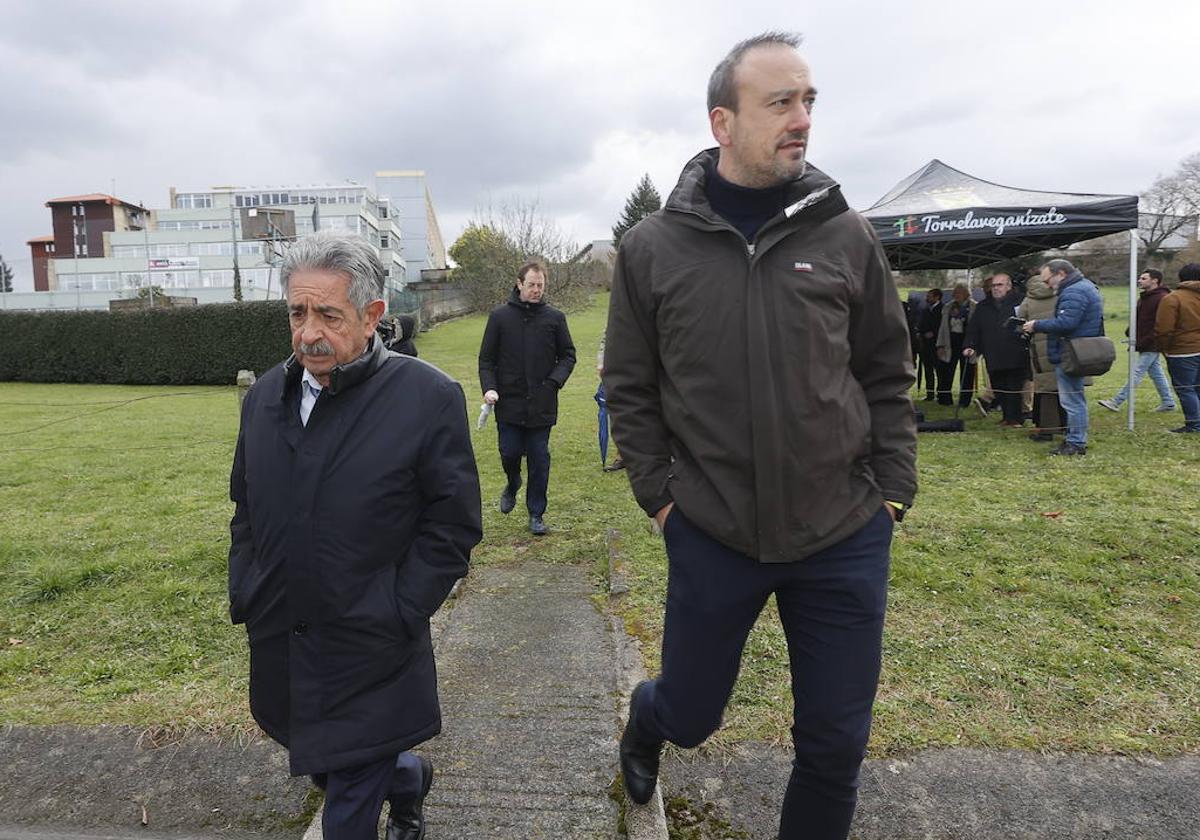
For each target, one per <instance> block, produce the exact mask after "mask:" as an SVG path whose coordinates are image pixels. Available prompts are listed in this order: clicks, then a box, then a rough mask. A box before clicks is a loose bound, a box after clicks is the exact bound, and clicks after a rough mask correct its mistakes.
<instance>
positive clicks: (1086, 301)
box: [1022, 260, 1104, 455]
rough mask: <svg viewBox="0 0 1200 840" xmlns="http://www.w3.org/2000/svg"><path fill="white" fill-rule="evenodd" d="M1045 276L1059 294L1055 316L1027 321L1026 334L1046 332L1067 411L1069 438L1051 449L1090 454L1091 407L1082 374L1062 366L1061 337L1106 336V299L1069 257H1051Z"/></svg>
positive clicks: (1049, 354) (1048, 354)
mask: <svg viewBox="0 0 1200 840" xmlns="http://www.w3.org/2000/svg"><path fill="white" fill-rule="evenodd" d="M1042 279H1043V280H1044V281H1046V285H1048V286H1049V287H1050V288H1052V289H1054V290H1055V291H1056V292H1057V294H1058V302H1057V306H1056V307H1055V313H1054V317H1053V318H1048V319H1043V320H1041V321H1026V322H1025V324H1024V326H1023V327H1022V328H1023V329H1024V330H1025V332H1027V333H1035V332H1041V333H1046V334H1047V336H1048V338H1047V341H1046V355H1047V356H1048V357H1049V359H1050V362H1051V363H1052V364H1053V365H1054V373H1055V375H1056V376H1057V377H1058V400H1059V402H1060V403H1061V404H1062V407H1063V411H1065V412H1066V413H1067V437H1066V440H1064V441H1063V442H1062V444H1061V445H1059V446H1057V447H1055V448H1054V449H1051V450H1050V454H1051V455H1083V454H1086V453H1087V433H1088V407H1087V400H1086V399H1085V398H1084V396H1083V377H1082V376H1069V375H1068V374H1066V373H1064V372H1063V369H1062V339H1064V338H1084V337H1087V336H1095V335H1104V299H1103V298H1102V297H1100V290H1099V289H1097V288H1096V284H1094V283H1093V282H1092V281H1091V280H1089V279H1087V278H1086V277H1084V276H1083V274H1081V273H1080V272H1079V269H1077V268H1076V267H1075V266H1074V265H1072V264H1071V263H1069V262H1067V261H1066V260H1050V262H1048V263H1046V264H1045V265H1044V266H1042Z"/></svg>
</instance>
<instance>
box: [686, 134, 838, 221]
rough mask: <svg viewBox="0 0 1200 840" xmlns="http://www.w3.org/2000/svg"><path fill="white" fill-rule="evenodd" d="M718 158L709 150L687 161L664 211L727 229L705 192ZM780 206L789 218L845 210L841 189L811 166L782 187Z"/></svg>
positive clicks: (718, 152) (829, 213) (715, 152)
mask: <svg viewBox="0 0 1200 840" xmlns="http://www.w3.org/2000/svg"><path fill="white" fill-rule="evenodd" d="M719 158H720V150H719V149H717V148H712V149H705V150H704V151H702V152H700V153H699V154H698V155H696V156H695V157H694V158H692V159H691V160H690V161H688V162H687V164H685V165H684V167H683V171H682V172H681V173H680V174H679V181H678V183H676V184H675V189H673V190H672V191H671V195H670V196H669V197H668V198H667V204H666V209H667V210H674V211H676V212H679V213H688V214H691V215H693V216H699V217H701V218H702V219H704V220H705V221H706V222H708V223H709V224H711V225H718V226H720V227H729V224H728V223H727V222H726V221H725V220H724V219H722V218H721V217H720V216H719V215H717V213H716V211H714V210H713V209H712V205H711V204H710V203H709V200H708V194H707V192H706V191H705V183H706V181H707V178H708V170H709V167H712V168H713V169H714V170H715V168H716V166H717V162H718V160H719ZM782 203H783V215H784V216H785V217H787V218H789V219H790V218H793V217H794V216H796V215H797V214H798V213H801V212H804V211H807V210H809V209H811V208H814V207H817V206H820V208H821V211H822V215H828V217H832V216H835V215H837V214H838V213H841V212H843V211H845V210H847V209H849V205H848V204H846V199H845V198H843V197H842V188H841V186H840V185H839V184H838V183H837V182H836V181H834V180H833V179H832V178H830V177H829V176H828V175H826V174H825V173H824V172H822V171H821V170H819V169H817V168H816V167H815V166H813V165H812V164H811V163H810V164H808V165H807V166H806V167H805V168H804V174H803V175H801V176H800V177H799V178H796V179H795V180H793V181H789V182H788V183H787V184H785V185H784V187H783V202H782ZM775 218H778V217H775ZM772 222H774V219H772ZM772 222H768V223H767V224H771V223H772ZM764 227H765V226H764Z"/></svg>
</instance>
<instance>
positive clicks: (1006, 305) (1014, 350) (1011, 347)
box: [963, 292, 1029, 370]
mask: <svg viewBox="0 0 1200 840" xmlns="http://www.w3.org/2000/svg"><path fill="white" fill-rule="evenodd" d="M1022 299H1023V298H1022V295H1020V294H1019V293H1017V292H1009V293H1008V294H1007V295H1005V296H1004V297H1003V298H1001V299H1000V300H996V299H995V298H994V297H992V296H991V295H989V296H988V298H987V300H985V301H983V303H981V304H979V305H978V306H976V307H975V314H974V315H973V316H972V317H971V320H970V321H969V322H967V335H966V338H965V339H964V341H963V348H964V349H966V348H967V347H970V348H972V349H973V350H974V351H975V352H976V353H979V354H980V355H982V356H983V358H984V359H985V360H986V361H987V366H988V370H1018V369H1020V370H1024V369H1025V367H1026V365H1027V364H1028V360H1029V348H1028V345H1026V343H1025V342H1024V341H1023V340H1022V339H1021V337H1020V336H1019V335H1018V334H1017V332H1016V331H1015V330H1014V329H1013V326H1012V325H1011V324H1009V323H1008V319H1009V318H1015V317H1016V308H1017V305H1018V304H1019V303H1020V302H1021V300H1022Z"/></svg>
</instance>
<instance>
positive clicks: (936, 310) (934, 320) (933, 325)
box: [917, 300, 942, 347]
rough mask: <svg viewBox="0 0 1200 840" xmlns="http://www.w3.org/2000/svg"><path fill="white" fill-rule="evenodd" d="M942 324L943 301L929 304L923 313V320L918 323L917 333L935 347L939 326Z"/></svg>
mask: <svg viewBox="0 0 1200 840" xmlns="http://www.w3.org/2000/svg"><path fill="white" fill-rule="evenodd" d="M941 325H942V302H941V301H940V300H939V301H938V302H937V303H935V304H933V305H932V306H929V307H927V308H926V309H925V311H924V312H922V313H921V320H920V322H919V323H918V324H917V334H918V335H919V336H920V337H921V338H922V340H924V341H925V342H926V343H927V344H928V345H929V346H930V347H933V344H934V342H936V341H937V334H938V328H939V327H941Z"/></svg>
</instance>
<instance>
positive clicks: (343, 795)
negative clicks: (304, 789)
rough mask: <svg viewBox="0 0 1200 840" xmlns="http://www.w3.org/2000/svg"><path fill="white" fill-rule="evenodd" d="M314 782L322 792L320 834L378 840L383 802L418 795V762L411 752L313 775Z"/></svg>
mask: <svg viewBox="0 0 1200 840" xmlns="http://www.w3.org/2000/svg"><path fill="white" fill-rule="evenodd" d="M312 780H313V783H314V784H315V785H316V786H317V787H319V788H321V789H322V790H323V791H325V812H324V814H323V815H322V817H321V831H322V833H323V834H324V838H325V840H379V815H380V814H381V813H382V811H383V802H384V800H385V799H386V800H388V801H390V802H403V801H404V800H406V799H411V798H412V797H414V796H420V795H421V788H422V782H423V781H424V780H423V779H422V778H421V763H420V761H419V760H418V759H417V757H416V756H415V755H413V754H412V753H410V752H402V753H400V755H399V756H397V757H396V758H385V759H383V760H381V761H376V762H374V763H372V764H367V765H363V766H362V767H350V768H347V769H344V770H332V771H330V772H328V773H316V774H314V775H313V777H312Z"/></svg>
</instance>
